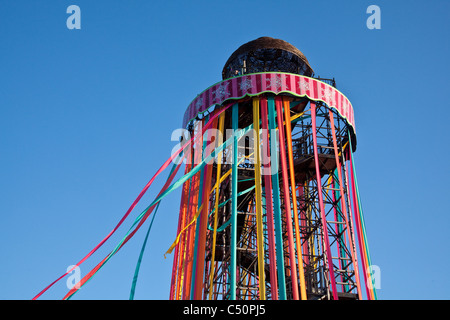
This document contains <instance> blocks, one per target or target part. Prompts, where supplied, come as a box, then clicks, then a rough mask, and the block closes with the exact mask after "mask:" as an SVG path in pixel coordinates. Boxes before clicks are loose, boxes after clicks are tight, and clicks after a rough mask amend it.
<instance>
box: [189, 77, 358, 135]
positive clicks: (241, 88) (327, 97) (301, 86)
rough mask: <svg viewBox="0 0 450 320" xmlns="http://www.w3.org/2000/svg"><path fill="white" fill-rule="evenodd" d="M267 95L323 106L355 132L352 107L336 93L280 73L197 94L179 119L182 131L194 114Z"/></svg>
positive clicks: (322, 84)
mask: <svg viewBox="0 0 450 320" xmlns="http://www.w3.org/2000/svg"><path fill="white" fill-rule="evenodd" d="M267 92H270V93H274V94H280V93H287V94H291V95H293V96H297V97H307V98H308V99H310V100H313V101H322V102H325V103H326V104H327V105H328V106H329V107H331V108H333V109H336V110H337V111H338V112H339V114H340V115H341V116H342V117H343V118H345V119H346V120H347V122H348V124H349V125H350V126H351V127H352V129H353V131H355V118H354V114H353V107H352V104H351V103H350V101H349V100H348V99H347V97H346V96H344V95H343V94H342V93H341V92H340V91H338V90H337V89H336V88H334V87H333V86H330V85H329V84H327V83H325V82H322V81H319V80H317V79H314V78H310V77H306V76H301V75H298V74H293V73H281V72H263V73H253V74H246V75H243V76H238V77H234V78H229V79H226V80H224V81H221V82H218V83H216V84H214V85H212V86H211V87H209V88H208V89H206V90H204V91H203V92H202V93H200V94H199V95H198V96H197V97H196V98H195V99H194V100H193V101H192V102H191V104H190V105H189V106H188V108H187V110H186V112H185V113H184V117H183V128H185V127H186V126H187V124H188V123H189V122H190V121H191V120H193V119H195V117H196V116H197V115H198V114H201V113H203V112H205V111H206V110H208V109H209V108H210V107H211V106H213V105H222V104H223V103H224V102H227V101H228V102H229V100H233V99H236V100H237V99H241V98H243V97H245V96H250V97H252V96H258V95H260V94H262V93H267Z"/></svg>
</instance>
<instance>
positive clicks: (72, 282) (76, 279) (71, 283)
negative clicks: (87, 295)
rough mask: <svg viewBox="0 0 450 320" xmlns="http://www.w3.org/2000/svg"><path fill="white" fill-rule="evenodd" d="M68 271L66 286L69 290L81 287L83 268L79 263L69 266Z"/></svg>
mask: <svg viewBox="0 0 450 320" xmlns="http://www.w3.org/2000/svg"><path fill="white" fill-rule="evenodd" d="M66 272H67V273H68V274H69V276H68V277H67V280H66V286H67V288H68V289H69V290H72V289H73V288H75V289H80V280H81V270H80V267H79V266H77V265H71V266H68V267H67V269H66Z"/></svg>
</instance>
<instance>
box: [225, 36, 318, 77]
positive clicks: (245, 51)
mask: <svg viewBox="0 0 450 320" xmlns="http://www.w3.org/2000/svg"><path fill="white" fill-rule="evenodd" d="M239 69H241V70H239ZM269 71H280V72H289V73H297V74H302V75H306V76H311V75H312V74H313V73H314V71H313V69H312V68H311V66H310V65H309V62H308V59H306V57H305V55H304V54H303V53H302V52H301V51H300V50H298V49H297V48H296V47H294V46H293V45H292V44H290V43H289V42H286V41H284V40H281V39H275V38H271V37H260V38H258V39H255V40H252V41H250V42H247V43H245V44H243V45H242V46H240V47H239V48H238V49H237V50H236V51H234V52H233V54H232V55H231V56H230V57H229V58H228V60H227V62H226V63H225V66H224V67H223V71H222V78H223V79H227V78H229V77H231V76H235V75H237V74H238V73H239V74H245V73H254V72H269Z"/></svg>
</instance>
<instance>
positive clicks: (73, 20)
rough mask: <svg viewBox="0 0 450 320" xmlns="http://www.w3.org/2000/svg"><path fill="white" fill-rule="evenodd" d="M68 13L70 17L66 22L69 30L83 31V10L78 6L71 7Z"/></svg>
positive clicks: (68, 8)
mask: <svg viewBox="0 0 450 320" xmlns="http://www.w3.org/2000/svg"><path fill="white" fill-rule="evenodd" d="M66 13H69V14H70V16H69V17H68V18H67V20H66V26H67V29H69V30H73V29H81V9H80V7H79V6H77V5H74V4H72V5H70V6H68V7H67V10H66Z"/></svg>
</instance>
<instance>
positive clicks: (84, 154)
mask: <svg viewBox="0 0 450 320" xmlns="http://www.w3.org/2000/svg"><path fill="white" fill-rule="evenodd" d="M71 4H75V5H78V6H79V7H80V8H81V29H80V30H69V29H68V28H67V27H66V19H67V18H68V17H69V14H67V13H66V9H67V7H68V6H69V5H71ZM371 4H375V5H378V6H379V7H380V9H381V29H380V30H369V29H368V28H367V27H366V19H367V18H368V17H369V15H368V14H367V13H366V9H367V7H368V6H369V5H371ZM449 12H450V2H448V1H445V0H433V1H382V0H374V1H365V0H355V1H299V0H297V1H234V0H233V1H220V2H219V1H124V0H122V1H85V0H72V1H65V0H58V1H56V0H52V1H50V0H48V1H21V0H14V1H13V0H3V1H1V2H0V152H1V153H0V154H1V156H0V243H1V245H0V254H1V263H0V279H1V283H2V286H1V287H0V299H31V298H32V297H33V296H34V295H35V294H37V293H38V292H39V291H40V290H41V289H43V288H44V287H45V286H47V285H48V284H49V283H51V282H52V281H53V280H55V279H56V278H57V277H59V276H60V275H61V274H63V273H64V272H65V271H66V268H67V266H69V265H72V264H75V263H77V262H78V261H79V260H80V259H81V258H83V257H84V256H85V255H86V254H87V253H88V252H89V251H90V250H91V249H92V248H93V247H94V246H95V245H96V244H97V243H98V242H100V241H101V240H102V239H103V238H104V237H105V236H106V234H108V233H109V231H111V230H112V228H113V227H114V226H115V225H116V223H117V222H118V221H119V219H120V218H121V217H122V215H123V214H124V213H125V211H126V210H127V209H128V207H129V206H130V204H131V203H132V202H133V200H134V199H135V198H136V196H137V195H138V193H139V192H140V190H141V189H142V188H143V187H144V185H145V184H146V183H147V181H148V180H149V179H150V178H151V176H152V175H153V174H154V173H155V172H156V171H157V170H158V168H159V167H160V166H161V164H162V163H163V162H164V161H165V160H166V159H167V158H168V157H169V156H170V152H171V150H172V148H173V147H174V145H175V142H173V141H171V140H170V137H171V133H172V131H173V130H174V129H177V128H179V127H180V126H181V122H182V118H183V113H184V110H185V109H186V107H187V105H188V104H189V103H190V102H191V100H192V99H193V98H194V97H195V96H196V95H197V94H198V93H200V92H201V91H203V89H205V88H207V87H209V86H210V85H211V84H213V83H215V82H217V81H219V80H221V71H222V67H223V65H224V63H225V62H226V60H227V58H228V57H229V56H230V55H231V53H232V52H233V51H234V50H235V49H237V48H238V47H239V46H240V45H241V44H243V43H245V42H248V41H250V40H253V39H255V38H258V37H260V36H271V37H274V38H280V39H284V40H286V41H288V42H290V43H292V44H293V45H295V46H296V47H297V48H299V49H300V50H301V51H302V52H303V53H304V54H305V55H306V57H307V58H308V60H309V62H310V64H311V65H312V67H313V69H314V70H315V73H316V75H320V76H322V77H335V78H336V81H337V87H338V89H339V90H340V91H342V92H343V93H344V94H345V95H346V96H347V97H348V98H349V99H350V101H351V102H352V104H353V106H354V109H355V118H356V131H357V136H358V149H357V151H356V153H355V154H354V157H355V161H356V170H357V175H358V182H359V188H360V192H361V197H362V204H363V208H364V215H365V221H366V229H367V235H368V240H369V246H370V252H371V258H372V263H373V264H375V265H377V266H379V267H380V270H381V289H379V290H378V291H377V292H378V297H379V298H380V299H449V298H450V295H449V291H448V286H449V285H450V280H449V276H448V272H447V266H448V265H449V264H450V259H449V250H448V244H449V240H450V236H449V232H448V228H449V225H450V218H449V216H450V210H449V208H450V197H449V191H450V187H449V182H448V181H449V179H450V172H449V166H448V164H449V160H448V159H449V156H450V152H449V150H448V146H449V142H448V128H449V120H450V111H449V110H450V108H449V107H450V105H449V100H448V95H449V74H450V68H449V62H448V57H449V56H450V52H449V51H450V50H449V47H450V46H449V40H448V39H449V38H450V35H449V30H450V28H449V26H448V17H449ZM166 175H167V173H164V174H163V175H162V176H161V177H160V178H159V179H158V180H157V181H156V182H155V184H154V185H153V187H152V188H151V189H150V191H149V192H148V194H147V195H146V196H145V197H144V198H143V199H142V201H141V204H140V205H139V206H138V207H137V208H136V210H135V211H133V213H132V214H131V215H130V219H129V220H127V221H126V222H125V223H124V225H123V226H122V227H121V228H120V229H119V230H118V232H117V233H116V234H115V235H114V236H113V237H111V238H110V240H109V241H108V242H107V243H106V244H105V245H104V247H102V248H101V249H100V250H98V252H97V253H96V254H94V255H93V256H92V257H91V258H90V259H89V260H88V261H87V262H85V263H84V264H82V266H81V274H82V275H84V274H86V273H87V272H88V271H90V270H91V268H92V267H93V266H95V265H96V264H97V263H98V262H99V261H100V260H101V259H102V258H103V257H104V256H105V255H106V254H108V252H109V251H110V250H111V249H112V248H113V247H115V245H116V244H117V243H118V241H120V239H121V238H122V237H123V236H124V234H125V233H126V231H127V230H128V228H129V226H130V225H131V222H132V220H133V219H134V217H136V216H137V214H138V213H139V212H140V210H142V209H143V208H145V206H146V205H148V204H149V203H150V202H151V201H152V200H153V198H154V197H155V195H156V194H157V192H158V191H159V188H160V187H161V186H162V184H163V183H164V180H165V177H166ZM179 198H180V193H179V191H175V192H174V193H172V194H171V195H170V196H168V197H167V198H166V199H164V201H163V202H162V204H161V206H160V210H159V212H158V214H157V216H156V219H155V223H154V226H153V229H152V233H151V234H150V238H149V243H148V245H147V250H146V254H145V256H144V259H143V262H142V269H141V273H140V276H139V282H138V285H137V289H136V295H135V298H136V299H167V298H168V289H169V284H170V274H171V267H172V256H168V258H167V259H164V257H163V254H164V252H165V251H166V250H167V249H168V247H169V246H170V244H171V243H172V241H173V240H174V237H175V232H176V226H177V217H178V207H179ZM145 226H147V224H146V225H145ZM145 230H146V228H144V229H142V230H141V231H140V232H139V233H137V235H136V236H135V237H134V238H133V239H132V240H130V241H129V242H128V243H127V245H126V246H125V247H124V248H123V249H122V250H121V251H120V252H119V253H118V254H117V255H116V256H114V257H113V258H112V259H111V260H110V262H109V263H108V264H107V265H106V266H105V267H104V268H103V269H101V271H100V272H99V273H98V274H97V275H96V276H95V277H94V278H93V279H92V280H91V281H90V282H89V283H88V284H87V285H86V286H85V287H83V288H82V289H81V290H80V291H79V292H78V293H77V294H76V295H75V296H74V297H73V299H128V297H129V292H130V286H131V281H132V277H133V272H134V267H135V264H136V261H137V258H138V254H139V250H140V246H141V244H142V241H143V239H144V236H145ZM66 292H67V287H66V280H65V279H63V280H62V281H60V283H58V284H57V285H55V286H54V287H52V288H51V289H50V290H49V291H48V292H47V293H45V294H44V295H43V296H42V298H43V299H61V298H62V297H63V296H64V295H65V293H66Z"/></svg>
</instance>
